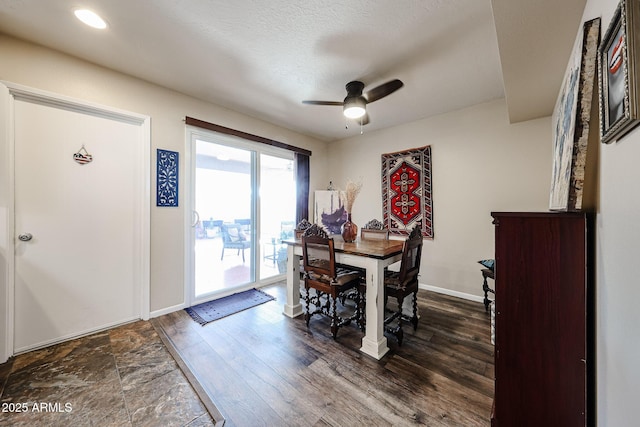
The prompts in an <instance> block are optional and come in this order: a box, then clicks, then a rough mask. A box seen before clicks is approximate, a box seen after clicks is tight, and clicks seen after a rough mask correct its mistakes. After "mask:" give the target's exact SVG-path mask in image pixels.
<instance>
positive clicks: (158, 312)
mask: <svg viewBox="0 0 640 427" xmlns="http://www.w3.org/2000/svg"><path fill="white" fill-rule="evenodd" d="M186 307H187V306H186V305H185V304H177V305H174V306H171V307H167V308H163V309H161V310H156V311H152V312H151V313H149V317H150V318H152V319H153V318H154V317H160V316H164V315H165V314H169V313H173V312H174V311H178V310H182V309H184V308H186Z"/></svg>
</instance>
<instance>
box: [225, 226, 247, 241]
mask: <svg viewBox="0 0 640 427" xmlns="http://www.w3.org/2000/svg"><path fill="white" fill-rule="evenodd" d="M220 231H221V232H222V241H223V242H224V243H235V242H241V241H244V240H247V236H246V235H245V234H244V233H243V232H242V225H240V224H222V226H221V227H220Z"/></svg>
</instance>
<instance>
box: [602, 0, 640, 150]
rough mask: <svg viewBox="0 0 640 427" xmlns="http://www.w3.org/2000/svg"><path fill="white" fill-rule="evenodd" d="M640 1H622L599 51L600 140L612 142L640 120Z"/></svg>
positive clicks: (606, 142)
mask: <svg viewBox="0 0 640 427" xmlns="http://www.w3.org/2000/svg"><path fill="white" fill-rule="evenodd" d="M638 25H640V0H621V1H620V3H619V4H618V7H617V8H616V11H615V13H614V14H613V18H612V19H611V23H610V24H609V28H608V29H607V32H606V34H605V36H604V38H603V39H602V43H601V44H600V48H599V50H598V86H599V89H600V140H601V141H602V142H603V143H605V144H608V143H610V142H613V141H615V140H617V139H619V138H621V137H622V136H624V135H625V134H626V133H628V132H629V131H630V130H631V129H633V128H634V127H636V126H637V125H638V124H639V123H640V117H639V115H638V113H639V111H638V90H640V88H639V86H640V75H638V72H639V71H640V70H638V61H639V60H640V58H639V56H640V28H638Z"/></svg>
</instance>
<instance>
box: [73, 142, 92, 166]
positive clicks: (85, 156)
mask: <svg viewBox="0 0 640 427" xmlns="http://www.w3.org/2000/svg"><path fill="white" fill-rule="evenodd" d="M73 160H75V161H76V162H77V163H80V164H81V165H84V164H87V163H91V162H92V161H93V156H92V155H91V154H89V153H88V152H87V150H86V149H85V148H84V144H82V147H81V148H80V149H79V150H78V152H77V153H75V154H74V155H73Z"/></svg>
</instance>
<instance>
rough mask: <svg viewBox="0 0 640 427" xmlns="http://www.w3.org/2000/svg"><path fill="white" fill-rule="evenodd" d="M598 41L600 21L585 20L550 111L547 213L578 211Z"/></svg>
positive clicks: (598, 19)
mask: <svg viewBox="0 0 640 427" xmlns="http://www.w3.org/2000/svg"><path fill="white" fill-rule="evenodd" d="M599 41H600V18H595V19H592V20H589V21H586V22H585V23H584V24H583V25H582V27H581V30H580V32H579V33H578V36H577V37H576V43H575V45H574V47H573V51H572V53H571V57H570V59H569V63H568V64H567V69H566V71H565V77H564V81H563V84H562V87H561V89H560V93H559V94H558V98H557V100H556V105H555V107H554V109H553V116H552V123H553V126H554V129H553V130H554V134H553V138H554V140H553V167H552V174H551V189H550V195H549V210H551V211H563V212H566V211H579V210H581V209H582V204H583V200H582V199H583V193H584V179H585V169H586V165H587V148H588V146H589V131H590V123H591V112H592V108H591V107H592V104H593V102H592V100H593V99H594V96H593V95H594V94H593V91H594V90H595V81H596V75H597V56H598V43H599ZM594 130H595V131H596V132H597V129H594Z"/></svg>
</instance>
